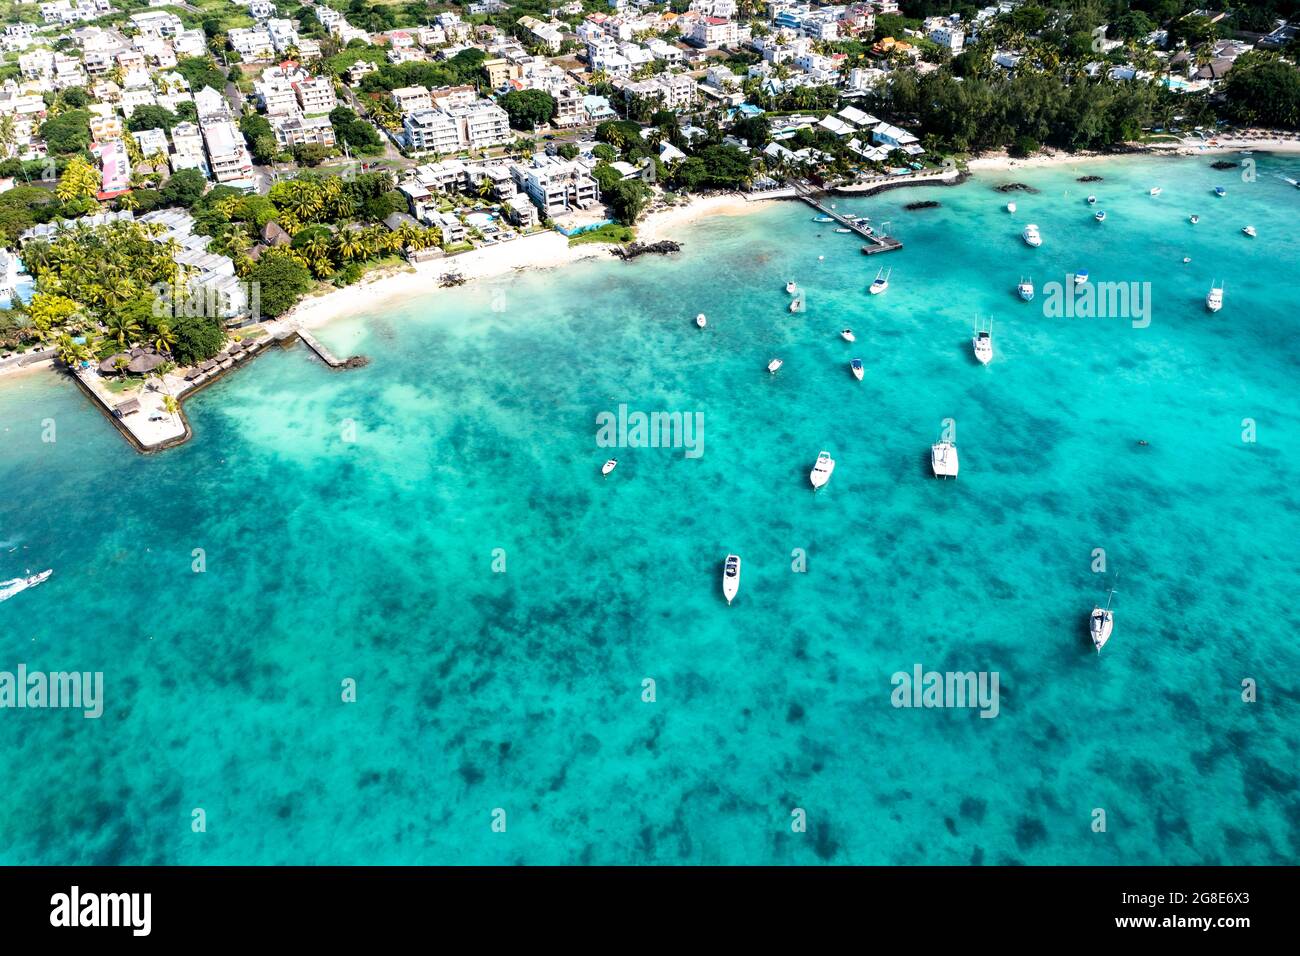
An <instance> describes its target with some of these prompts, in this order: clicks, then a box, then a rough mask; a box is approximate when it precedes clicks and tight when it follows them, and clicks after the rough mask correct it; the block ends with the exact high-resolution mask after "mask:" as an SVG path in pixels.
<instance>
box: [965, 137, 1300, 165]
mask: <svg viewBox="0 0 1300 956" xmlns="http://www.w3.org/2000/svg"><path fill="white" fill-rule="evenodd" d="M1211 144H1212V145H1211ZM1135 146H1136V148H1135V149H1134V150H1133V151H1132V152H1128V153H1093V152H1086V151H1084V152H1077V153H1067V152H1064V151H1061V150H1045V151H1043V152H1042V153H1038V154H1036V155H1034V156H1027V157H1023V158H1014V157H1012V156H1009V155H1008V154H1007V153H1006V152H1005V151H998V152H994V153H986V154H984V155H982V156H976V157H975V158H973V159H971V160H969V161H968V162H967V163H966V168H967V169H969V170H971V171H972V172H979V171H981V170H984V171H990V172H1005V171H1007V170H1011V169H1034V168H1037V167H1040V166H1068V165H1070V164H1072V163H1086V162H1095V161H1097V160H1107V159H1132V158H1134V157H1137V156H1142V155H1151V156H1215V155H1218V154H1221V153H1237V152H1240V151H1241V150H1247V149H1248V150H1251V151H1258V152H1261V153H1300V139H1297V138H1295V137H1293V136H1290V137H1289V136H1285V135H1280V134H1272V133H1257V134H1256V135H1254V136H1245V135H1243V136H1222V137H1217V138H1215V139H1214V140H1207V141H1201V140H1196V139H1184V140H1179V141H1178V142H1172V143H1154V144H1143V145H1140V146H1138V145H1137V144H1135Z"/></svg>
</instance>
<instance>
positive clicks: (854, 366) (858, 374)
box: [849, 359, 862, 382]
mask: <svg viewBox="0 0 1300 956" xmlns="http://www.w3.org/2000/svg"><path fill="white" fill-rule="evenodd" d="M849 371H850V372H852V373H853V377H854V378H856V379H857V380H858V381H859V382H860V381H862V359H854V360H853V361H851V362H849Z"/></svg>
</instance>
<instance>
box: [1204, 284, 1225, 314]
mask: <svg viewBox="0 0 1300 956" xmlns="http://www.w3.org/2000/svg"><path fill="white" fill-rule="evenodd" d="M1205 307H1206V308H1207V309H1209V310H1210V311H1211V312H1218V311H1219V310H1220V309H1222V308H1223V286H1222V285H1219V284H1216V283H1214V282H1211V283H1210V291H1209V292H1207V293H1205Z"/></svg>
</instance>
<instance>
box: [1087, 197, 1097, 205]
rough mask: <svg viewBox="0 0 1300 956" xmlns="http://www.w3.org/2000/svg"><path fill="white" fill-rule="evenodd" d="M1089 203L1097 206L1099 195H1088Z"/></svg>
mask: <svg viewBox="0 0 1300 956" xmlns="http://www.w3.org/2000/svg"><path fill="white" fill-rule="evenodd" d="M1088 205H1089V206H1095V205H1097V197H1096V196H1089V197H1088Z"/></svg>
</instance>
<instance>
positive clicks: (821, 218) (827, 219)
mask: <svg viewBox="0 0 1300 956" xmlns="http://www.w3.org/2000/svg"><path fill="white" fill-rule="evenodd" d="M834 221H835V219H834V217H832V216H814V217H813V222H834Z"/></svg>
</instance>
